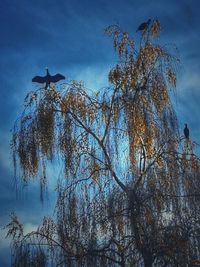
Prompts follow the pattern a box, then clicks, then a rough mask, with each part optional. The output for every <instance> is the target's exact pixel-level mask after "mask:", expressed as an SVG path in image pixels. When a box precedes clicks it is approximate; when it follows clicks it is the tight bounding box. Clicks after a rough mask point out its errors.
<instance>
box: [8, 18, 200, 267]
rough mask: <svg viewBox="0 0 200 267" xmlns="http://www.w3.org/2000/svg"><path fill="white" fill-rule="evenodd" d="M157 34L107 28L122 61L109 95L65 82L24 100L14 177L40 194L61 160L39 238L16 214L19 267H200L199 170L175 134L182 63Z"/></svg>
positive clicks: (155, 26) (188, 146)
mask: <svg viewBox="0 0 200 267" xmlns="http://www.w3.org/2000/svg"><path fill="white" fill-rule="evenodd" d="M160 29H161V26H160V22H159V21H158V20H154V21H153V22H151V24H150V25H149V26H148V28H147V29H145V30H144V31H143V32H142V33H139V34H140V42H139V45H138V44H137V43H135V41H134V40H133V39H132V38H131V37H130V36H129V35H128V33H126V32H123V31H122V30H121V29H120V28H119V27H118V26H116V25H114V26H109V27H108V28H106V30H105V32H106V34H107V35H108V36H110V37H111V39H112V41H113V46H114V49H115V51H116V53H117V56H118V62H117V64H116V65H115V66H114V67H113V68H112V69H111V70H110V72H109V73H108V81H109V86H108V87H107V88H104V89H101V90H100V91H98V92H95V91H93V90H91V91H90V90H88V89H86V88H85V87H84V84H83V82H77V81H69V82H67V83H66V84H65V85H64V87H62V88H61V89H59V88H57V87H56V86H55V85H53V84H51V86H49V87H48V88H39V89H38V90H36V91H34V92H31V93H29V94H28V95H27V97H26V99H25V111H24V113H23V114H22V116H21V118H20V120H19V121H18V122H17V123H16V125H15V127H14V131H13V141H12V150H13V159H14V166H15V168H16V172H17V173H18V172H19V171H18V168H17V167H18V166H19V170H20V171H21V172H20V174H21V177H22V180H23V182H25V183H27V182H28V181H29V180H30V179H31V178H33V177H35V179H38V178H39V181H40V184H41V190H43V189H44V188H45V186H46V184H47V179H50V177H48V170H47V169H48V165H49V164H50V162H52V164H54V160H55V159H58V158H59V159H62V162H63V180H62V182H59V183H58V186H57V196H58V198H57V205H56V211H57V214H56V217H52V218H49V217H44V220H43V222H42V224H41V226H40V227H39V228H38V230H37V231H35V232H32V233H29V234H27V235H24V234H23V226H22V225H21V224H20V222H19V221H18V219H17V217H16V216H15V215H12V220H11V222H10V224H9V225H8V235H9V236H12V237H13V247H14V251H15V253H14V256H13V266H15V267H17V266H20V267H23V266H38V267H40V266H48V263H49V262H52V263H53V264H54V265H53V266H88V267H89V266H145V267H150V266H163V267H164V266H180V267H184V266H196V265H195V262H197V261H198V259H199V258H200V255H199V253H200V250H199V247H200V246H199V245H200V238H199V237H200V235H199V233H200V220H199V214H200V194H199V188H200V164H199V158H198V157H197V156H196V155H195V153H194V143H193V142H192V140H185V139H184V137H183V136H181V135H180V134H179V131H178V122H177V118H176V114H175V112H174V109H173V107H172V104H171V100H170V99H171V96H172V94H173V92H174V90H176V68H177V64H178V62H179V60H178V59H177V57H176V56H175V54H174V55H172V54H170V53H168V51H167V47H166V46H161V45H160V44H159V43H158V41H157V37H158V35H159V33H160ZM45 264H46V265H45Z"/></svg>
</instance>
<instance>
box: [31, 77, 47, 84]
mask: <svg viewBox="0 0 200 267" xmlns="http://www.w3.org/2000/svg"><path fill="white" fill-rule="evenodd" d="M32 82H36V83H45V82H46V76H45V77H42V76H35V77H34V78H33V79H32Z"/></svg>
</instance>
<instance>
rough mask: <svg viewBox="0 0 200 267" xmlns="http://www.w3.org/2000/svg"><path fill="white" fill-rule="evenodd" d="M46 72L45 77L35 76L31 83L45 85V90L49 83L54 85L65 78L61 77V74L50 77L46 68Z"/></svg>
mask: <svg viewBox="0 0 200 267" xmlns="http://www.w3.org/2000/svg"><path fill="white" fill-rule="evenodd" d="M46 71H47V75H46V76H35V77H34V78H33V79H32V82H36V83H46V85H45V88H47V87H48V86H49V85H50V83H56V82H58V81H60V80H64V79H65V76H63V75H62V74H59V73H58V74H56V75H53V76H52V75H50V73H49V70H48V68H46Z"/></svg>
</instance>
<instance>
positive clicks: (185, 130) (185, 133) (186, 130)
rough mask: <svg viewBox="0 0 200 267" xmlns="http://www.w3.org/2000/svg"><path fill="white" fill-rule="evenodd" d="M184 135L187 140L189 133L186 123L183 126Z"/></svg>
mask: <svg viewBox="0 0 200 267" xmlns="http://www.w3.org/2000/svg"><path fill="white" fill-rule="evenodd" d="M184 135H185V138H186V139H189V135H190V131H189V129H188V127H187V123H186V124H185V128H184Z"/></svg>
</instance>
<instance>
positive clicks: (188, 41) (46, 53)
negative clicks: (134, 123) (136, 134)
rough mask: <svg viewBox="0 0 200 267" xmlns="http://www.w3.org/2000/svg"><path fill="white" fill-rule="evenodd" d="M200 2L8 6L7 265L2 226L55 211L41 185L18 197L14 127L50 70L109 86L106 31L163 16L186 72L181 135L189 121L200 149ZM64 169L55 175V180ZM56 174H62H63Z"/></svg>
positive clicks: (4, 23) (0, 248)
mask: <svg viewBox="0 0 200 267" xmlns="http://www.w3.org/2000/svg"><path fill="white" fill-rule="evenodd" d="M199 9H200V1H198V0H196V1H195V0H190V1H188V0H168V1H164V0H157V1H156V0H132V1H131V0H130V1H127V0H110V1H108V0H107V1H106V0H99V1H94V0H93V1H92V0H86V1H85V0H58V1H55V0H54V1H53V0H48V1H47V0H46V1H42V0H34V1H33V0H32V1H31V0H29V1H27V0H9V1H7V0H3V1H1V2H0V10H1V17H0V25H1V36H0V50H1V61H0V81H1V87H0V90H1V91H0V92H1V97H0V114H1V116H0V137H1V138H0V228H1V229H0V266H3V267H7V266H9V262H10V259H9V257H10V254H9V249H8V245H9V244H8V241H5V240H4V235H5V231H4V230H2V227H3V226H4V225H5V224H6V223H7V222H8V215H9V214H10V212H12V211H15V212H16V213H17V214H18V215H19V217H20V218H21V219H22V221H23V223H24V224H25V225H26V228H27V229H33V228H34V227H35V226H36V225H37V224H38V223H39V222H40V219H41V217H42V215H43V214H47V213H51V210H52V207H53V203H54V201H53V200H54V190H53V186H50V188H49V201H47V202H45V203H44V204H43V205H42V204H41V203H40V201H39V189H38V186H37V183H33V184H32V185H30V186H29V188H28V189H26V190H25V192H24V193H21V194H19V196H18V197H16V194H15V190H14V180H13V170H12V164H11V157H10V148H9V142H10V129H11V128H12V126H13V124H14V121H15V119H16V118H17V117H18V116H19V114H20V112H21V111H22V107H23V98H24V97H25V95H26V94H27V92H28V91H29V90H32V89H34V88H35V86H34V85H33V84H32V83H31V79H32V77H33V76H35V75H42V74H43V73H44V68H45V67H46V66H48V67H49V69H50V72H51V73H52V74H55V73H57V72H60V73H62V74H64V75H65V76H66V77H68V78H69V79H79V80H84V81H85V84H86V86H87V87H89V88H93V87H94V88H97V89H98V88H100V87H102V86H104V85H106V84H107V77H106V73H107V71H108V70H109V68H110V67H112V66H113V65H114V62H115V59H116V58H115V54H114V51H113V49H112V43H111V40H109V38H107V37H106V36H104V35H103V29H104V28H105V27H106V26H108V25H110V24H114V23H118V24H119V25H120V26H121V27H122V28H123V29H124V30H125V31H128V32H129V33H131V34H132V36H133V37H134V35H135V34H136V32H135V31H136V29H137V26H138V25H139V24H140V23H141V22H143V21H146V20H147V19H148V18H159V19H160V21H161V25H162V29H163V33H162V37H160V41H161V42H162V43H163V44H166V43H167V44H168V43H169V44H175V45H176V46H177V47H178V49H179V54H180V59H181V64H180V67H179V68H178V73H179V75H178V85H177V101H176V110H177V112H178V115H179V119H180V129H182V128H183V124H184V123H185V122H187V123H188V124H189V127H190V131H191V136H192V138H193V139H195V140H196V141H197V142H199V143H200V116H199V112H200V107H199V100H200V88H199V84H200V75H199V74H200V16H199ZM55 173H56V171H55V170H54V174H55ZM55 176H56V174H55Z"/></svg>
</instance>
